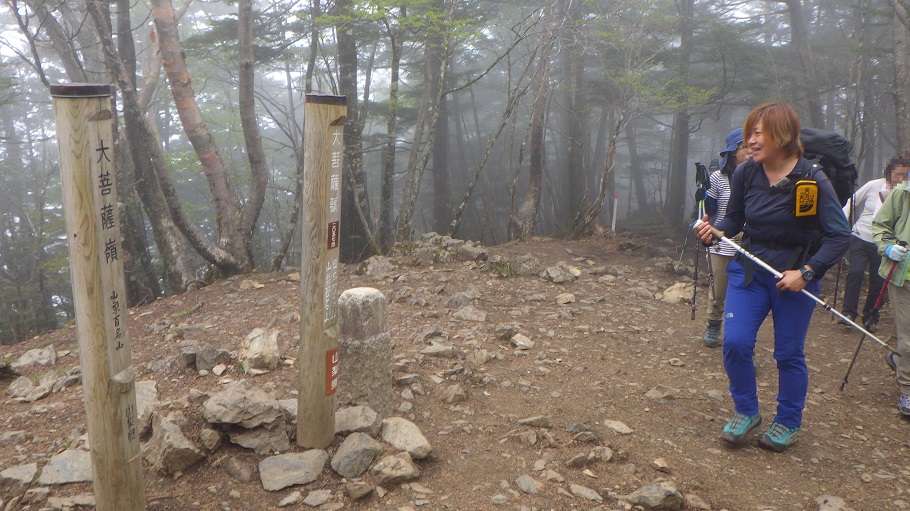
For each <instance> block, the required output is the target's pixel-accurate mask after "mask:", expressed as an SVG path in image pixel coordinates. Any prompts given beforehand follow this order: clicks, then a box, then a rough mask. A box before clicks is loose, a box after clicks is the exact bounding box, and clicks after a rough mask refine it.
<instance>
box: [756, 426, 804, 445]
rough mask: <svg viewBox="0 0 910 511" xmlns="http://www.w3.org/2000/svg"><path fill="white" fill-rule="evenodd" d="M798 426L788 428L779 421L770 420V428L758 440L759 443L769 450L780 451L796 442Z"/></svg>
mask: <svg viewBox="0 0 910 511" xmlns="http://www.w3.org/2000/svg"><path fill="white" fill-rule="evenodd" d="M798 437H799V428H788V427H787V426H784V425H783V424H781V423H779V422H772V423H771V429H769V430H768V431H766V432H765V434H764V435H762V436H761V438H760V439H759V440H758V443H759V445H761V446H762V447H764V448H765V449H768V450H769V451H774V452H781V451H784V450H786V449H787V448H788V447H790V446H791V445H793V444H794V443H796V439H797V438H798Z"/></svg>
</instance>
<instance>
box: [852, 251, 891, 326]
mask: <svg viewBox="0 0 910 511" xmlns="http://www.w3.org/2000/svg"><path fill="white" fill-rule="evenodd" d="M848 254H849V256H848V257H849V258H850V272H849V273H847V285H846V286H844V308H843V310H842V311H841V312H843V313H844V314H845V315H852V317H856V316H858V315H859V314H858V313H857V306H858V305H859V292H860V290H861V289H862V287H863V277H864V276H865V274H866V273H867V272H868V273H869V290H868V292H867V293H866V303H865V305H864V306H863V316H862V318H863V323H865V322H866V321H868V320H870V319H875V320H876V321H878V311H877V310H875V309H874V307H875V300H876V299H878V294H879V293H880V292H881V290H882V286H883V285H884V284H885V279H883V278H882V277H881V276H879V274H878V266H879V265H880V264H881V262H882V256H880V255H878V250H877V249H876V247H875V244H874V243H869V242H868V241H863V240H861V239H860V238H857V237H856V236H853V237H851V238H850V251H849V252H848Z"/></svg>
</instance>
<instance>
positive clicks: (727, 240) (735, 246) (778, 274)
mask: <svg viewBox="0 0 910 511" xmlns="http://www.w3.org/2000/svg"><path fill="white" fill-rule="evenodd" d="M703 223H704V222H703V221H701V220H698V221H697V222H695V227H696V228H697V227H698V226H699V225H701V224H703ZM714 236H715V237H718V236H717V234H714ZM719 238H720V241H722V242H724V243H726V244H727V245H730V247H732V248H733V249H734V250H736V251H737V252H739V253H740V254H742V255H744V256H745V257H746V258H747V259H749V260H750V261H752V262H753V263H755V264H757V265H759V266H761V267H762V268H764V269H765V270H767V271H768V273H770V274H771V275H774V276H775V277H777V278H782V277H783V276H784V274H783V273H781V272H779V271H777V270H775V269H774V268H772V267H771V266H770V265H769V264H768V263H766V262H764V261H762V260H761V259H759V258H758V257H756V256H755V255H753V254H752V253H751V252H749V251H748V250H746V249H744V248H743V247H741V246H739V245H738V244H737V243H736V242H735V241H733V240H731V239H730V238H728V237H726V236H719ZM801 292H802V293H803V294H804V295H806V296H808V297H809V298H811V299H812V300H814V301H815V302H816V303H818V304H819V305H821V306H822V307H824V309H825V310H827V311H830V312H832V313H833V314H835V315H836V316H838V317H839V318H841V319H843V320H844V321H845V322H847V323H848V324H849V325H850V326H852V327H853V328H855V329H857V330H859V331H860V332H862V333H864V334H866V335H867V336H869V338H870V339H872V340H873V341H875V342H877V343H879V344H881V345H882V346H884V347H885V348H886V349H887V350H888V351H890V352H891V353H894V354H896V355H897V356H900V353H898V352H896V351H894V350H893V349H891V347H890V346H888V345H887V344H886V343H885V341H883V340H881V339H879V338H878V337H876V336H874V335H872V333H870V332H869V331H868V330H866V329H865V328H863V327H862V326H860V325H859V324H857V323H856V322H854V321H853V320H852V319H850V318H848V317H847V316H844V315H843V314H841V313H840V312H838V311H837V310H836V309H835V308H834V307H831V306H830V305H828V304H827V303H825V301H824V300H822V299H821V298H819V297H817V296H815V295H814V294H812V293H810V292H809V291H808V290H806V289H802V290H801Z"/></svg>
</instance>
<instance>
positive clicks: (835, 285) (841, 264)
mask: <svg viewBox="0 0 910 511" xmlns="http://www.w3.org/2000/svg"><path fill="white" fill-rule="evenodd" d="M843 263H844V259H843V258H841V260H840V261H838V262H837V278H836V279H834V303H832V304H831V307H833V308H835V309H836V308H837V293H838V288H839V287H840V269H841V266H843ZM831 321H834V314H832V315H831Z"/></svg>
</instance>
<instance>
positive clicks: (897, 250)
mask: <svg viewBox="0 0 910 511" xmlns="http://www.w3.org/2000/svg"><path fill="white" fill-rule="evenodd" d="M885 255H886V256H887V257H888V259H891V260H892V261H894V262H898V263H899V262H901V261H903V260H904V259H905V258H906V257H907V247H902V246H900V245H888V248H886V249H885Z"/></svg>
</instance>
